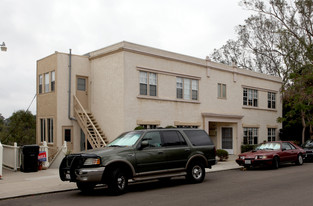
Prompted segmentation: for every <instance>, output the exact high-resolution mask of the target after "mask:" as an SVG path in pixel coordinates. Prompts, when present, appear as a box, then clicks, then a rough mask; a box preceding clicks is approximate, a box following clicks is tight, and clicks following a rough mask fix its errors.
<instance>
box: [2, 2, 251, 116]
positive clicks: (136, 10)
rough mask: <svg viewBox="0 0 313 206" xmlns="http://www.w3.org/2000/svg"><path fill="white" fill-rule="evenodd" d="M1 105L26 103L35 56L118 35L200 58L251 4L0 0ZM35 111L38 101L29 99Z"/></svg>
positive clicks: (89, 47)
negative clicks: (2, 45)
mask: <svg viewBox="0 0 313 206" xmlns="http://www.w3.org/2000/svg"><path fill="white" fill-rule="evenodd" d="M0 5H1V12H0V31H1V32H0V43H2V42H5V44H6V46H7V47H8V50H7V52H1V51H0V113H1V114H2V115H3V116H4V117H5V118H8V117H10V116H11V115H12V113H13V112H15V111H18V110H20V109H24V110H26V109H27V108H28V106H29V105H30V103H31V101H32V99H33V97H34V95H35V93H36V61H37V60H39V59H41V58H43V57H46V56H48V55H50V54H52V53H54V52H55V51H59V52H68V51H69V49H70V48H71V49H72V53H74V54H85V53H88V52H91V51H94V50H97V49H100V48H103V47H106V46H109V45H111V44H115V43H118V42H121V41H129V42H133V43H137V44H142V45H146V46H151V47H155V48H159V49H164V50H168V51H171V52H177V53H181V54H185V55H190V56H194V57H199V58H205V57H206V56H207V55H208V54H210V53H212V51H213V50H214V48H220V47H221V46H222V45H224V44H225V43H226V41H227V40H229V39H234V38H236V34H235V26H237V25H239V24H243V23H244V19H246V18H247V17H248V16H249V12H248V11H246V10H244V9H243V8H241V7H240V6H239V0H27V1H25V0H0ZM30 111H31V112H32V113H33V114H36V101H34V102H33V104H32V105H31V107H30Z"/></svg>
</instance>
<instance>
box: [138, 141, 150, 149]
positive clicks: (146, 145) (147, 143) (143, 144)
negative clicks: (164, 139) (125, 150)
mask: <svg viewBox="0 0 313 206" xmlns="http://www.w3.org/2000/svg"><path fill="white" fill-rule="evenodd" d="M148 146H149V142H148V141H147V140H143V141H142V142H141V146H140V149H143V148H145V147H148Z"/></svg>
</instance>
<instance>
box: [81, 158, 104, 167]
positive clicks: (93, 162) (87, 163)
mask: <svg viewBox="0 0 313 206" xmlns="http://www.w3.org/2000/svg"><path fill="white" fill-rule="evenodd" d="M100 164H101V160H100V157H96V158H87V159H86V160H85V162H84V166H97V165H100Z"/></svg>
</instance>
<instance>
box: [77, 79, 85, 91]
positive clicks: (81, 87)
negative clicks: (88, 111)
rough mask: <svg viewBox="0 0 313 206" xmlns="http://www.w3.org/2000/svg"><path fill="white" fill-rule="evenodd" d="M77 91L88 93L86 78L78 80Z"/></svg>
mask: <svg viewBox="0 0 313 206" xmlns="http://www.w3.org/2000/svg"><path fill="white" fill-rule="evenodd" d="M77 90H79V91H86V79H85V78H77Z"/></svg>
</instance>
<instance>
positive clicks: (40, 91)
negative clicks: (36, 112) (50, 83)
mask: <svg viewBox="0 0 313 206" xmlns="http://www.w3.org/2000/svg"><path fill="white" fill-rule="evenodd" d="M41 93H42V74H41V75H39V94H41Z"/></svg>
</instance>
